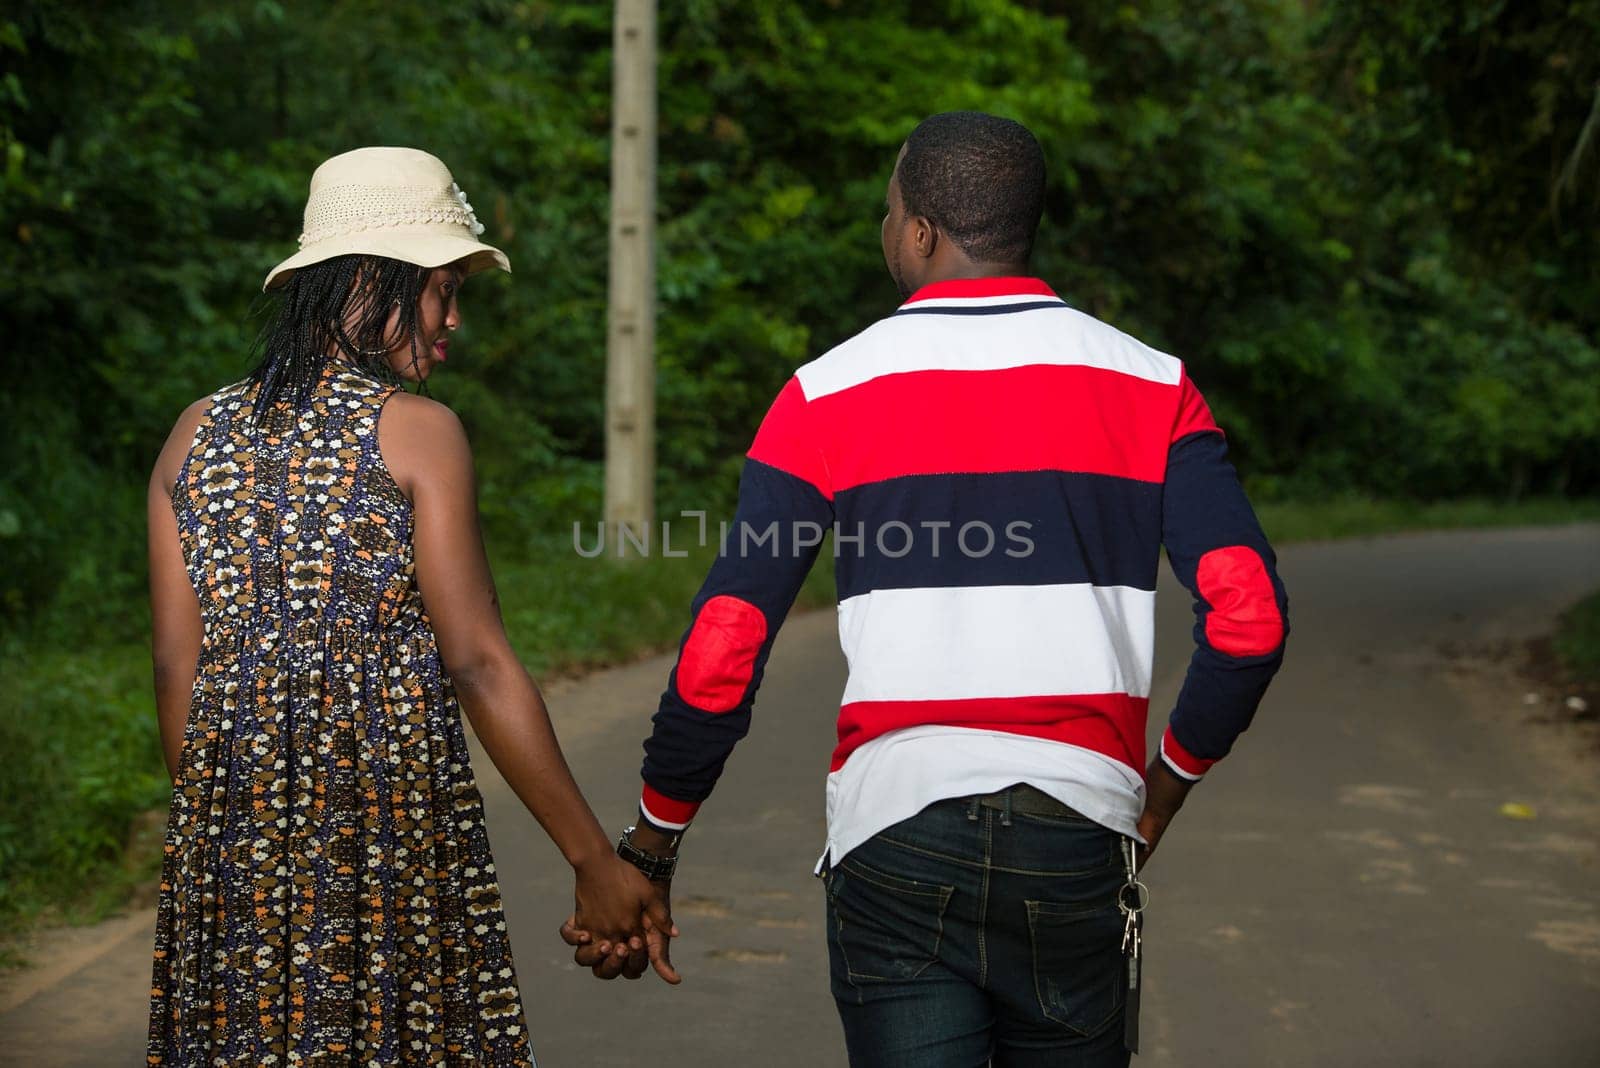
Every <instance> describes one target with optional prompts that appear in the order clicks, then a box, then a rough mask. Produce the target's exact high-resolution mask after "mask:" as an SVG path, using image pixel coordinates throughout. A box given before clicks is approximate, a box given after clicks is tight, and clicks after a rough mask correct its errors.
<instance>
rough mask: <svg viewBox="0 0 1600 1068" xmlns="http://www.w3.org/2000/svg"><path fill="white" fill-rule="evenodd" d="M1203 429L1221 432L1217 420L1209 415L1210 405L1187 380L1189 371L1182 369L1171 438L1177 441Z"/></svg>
mask: <svg viewBox="0 0 1600 1068" xmlns="http://www.w3.org/2000/svg"><path fill="white" fill-rule="evenodd" d="M1203 431H1215V432H1216V433H1218V434H1220V433H1222V429H1221V428H1220V427H1218V426H1217V421H1216V420H1215V419H1213V418H1212V417H1211V406H1210V405H1209V404H1207V403H1206V399H1205V398H1204V397H1202V396H1201V395H1200V391H1199V390H1198V389H1196V388H1195V385H1194V383H1193V382H1191V381H1190V380H1189V372H1188V371H1184V373H1183V379H1182V381H1180V382H1179V384H1178V417H1177V419H1176V420H1175V421H1174V422H1173V425H1172V440H1173V441H1177V440H1178V439H1179V438H1183V437H1187V436H1188V435H1190V434H1198V433H1201V432H1203Z"/></svg>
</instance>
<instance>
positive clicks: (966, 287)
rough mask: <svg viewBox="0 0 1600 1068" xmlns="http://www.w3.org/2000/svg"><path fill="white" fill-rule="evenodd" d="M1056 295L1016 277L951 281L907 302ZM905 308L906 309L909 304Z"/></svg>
mask: <svg viewBox="0 0 1600 1068" xmlns="http://www.w3.org/2000/svg"><path fill="white" fill-rule="evenodd" d="M1055 295H1056V293H1055V290H1053V289H1051V288H1050V287H1049V286H1048V285H1046V284H1045V283H1044V282H1043V281H1042V280H1040V279H1038V278H1019V277H1013V276H1002V277H998V278H951V279H947V280H946V281H943V282H934V283H932V284H931V285H925V286H923V287H922V288H921V289H919V290H917V291H916V292H915V293H913V294H911V296H910V297H909V298H907V300H906V304H915V303H916V302H917V301H919V300H950V299H952V298H960V297H1010V296H1018V297H1053V296H1055ZM901 307H905V304H902V305H901Z"/></svg>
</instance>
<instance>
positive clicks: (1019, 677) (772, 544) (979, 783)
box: [567, 112, 1286, 1066]
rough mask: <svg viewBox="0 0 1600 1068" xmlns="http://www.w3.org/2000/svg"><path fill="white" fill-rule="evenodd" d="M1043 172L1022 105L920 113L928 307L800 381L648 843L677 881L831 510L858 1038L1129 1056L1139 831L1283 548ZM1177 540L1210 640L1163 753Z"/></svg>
mask: <svg viewBox="0 0 1600 1068" xmlns="http://www.w3.org/2000/svg"><path fill="white" fill-rule="evenodd" d="M1043 197H1044V159H1043V154H1042V153H1041V151H1040V149H1039V146H1038V144H1037V142H1036V141H1035V140H1034V138H1033V136H1032V134H1030V133H1029V132H1028V131H1027V130H1026V129H1025V128H1024V127H1022V126H1020V125H1018V124H1017V123H1015V122H1011V121H1009V120H1006V119H1001V118H996V117H994V116H990V115H984V114H979V113H976V112H951V113H947V114H942V115H936V116H934V117H932V118H930V119H928V120H926V121H925V122H923V123H922V124H921V125H919V126H918V127H917V128H916V130H914V131H913V132H912V134H911V136H910V137H909V138H908V139H907V141H906V143H905V146H904V147H903V148H902V150H901V152H900V156H899V159H898V160H897V163H896V167H895V171H894V175H893V177H892V178H891V179H890V182H889V188H888V214H887V216H886V217H885V218H884V221H883V254H884V259H885V261H886V263H887V264H888V267H889V272H890V274H891V275H893V276H894V280H895V283H896V284H897V285H898V286H899V288H900V291H901V293H902V295H903V296H905V297H906V298H907V299H906V302H905V303H904V304H903V305H902V306H901V307H900V308H899V310H897V311H896V312H895V313H894V314H892V315H890V316H889V317H888V318H886V319H884V320H881V321H880V322H878V323H875V324H874V325H872V326H870V327H868V328H867V329H866V330H865V331H863V332H862V333H860V334H858V335H857V336H856V337H854V338H851V339H850V340H848V341H846V342H844V343H843V344H841V345H839V346H838V347H837V348H835V349H834V350H832V351H831V352H829V353H827V354H826V355H824V356H823V357H821V358H820V359H818V360H816V361H814V362H812V363H810V364H807V365H806V366H805V367H802V368H801V369H800V370H799V371H798V372H797V373H796V374H795V376H794V378H793V379H791V380H790V382H789V383H788V385H787V386H785V387H784V389H783V391H782V392H781V393H780V394H779V395H778V398H777V400H776V402H775V403H774V404H773V406H772V408H771V410H770V411H769V412H768V414H767V416H766V419H765V421H764V422H763V423H762V425H761V428H760V430H759V431H758V433H757V434H756V437H755V442H754V444H753V445H752V446H751V448H750V452H749V456H748V461H747V463H746V465H745V470H744V474H743V477H742V479H741V483H740V492H739V507H738V513H737V515H736V517H735V524H734V529H733V531H732V532H731V533H730V535H729V538H728V542H727V544H726V546H725V547H724V550H723V552H722V554H721V556H720V557H719V559H718V560H717V562H716V563H715V565H713V567H712V569H711V572H710V574H709V576H708V577H707V579H706V582H705V585H704V586H703V587H702V589H701V591H700V593H699V595H698V596H697V597H696V599H695V602H694V621H693V624H692V625H691V626H690V628H689V630H688V632H687V634H686V635H685V637H684V640H683V644H682V647H681V651H680V654H679V658H678V662H677V666H676V668H675V669H674V671H673V673H672V676H671V679H670V681H669V684H668V687H667V691H666V693H665V694H664V695H663V696H662V700H661V706H660V710H659V711H658V712H657V714H656V716H655V721H654V724H655V725H654V732H653V734H652V735H651V737H650V739H649V740H648V741H647V742H646V743H645V761H644V791H643V797H642V800H641V802H640V817H641V818H640V825H639V826H638V827H637V828H635V829H633V830H632V831H631V832H630V833H629V834H628V835H627V837H626V841H625V845H624V847H623V848H624V852H625V854H631V855H632V856H633V857H634V858H635V859H636V860H637V861H638V862H639V863H640V864H641V866H643V867H645V868H646V870H647V872H649V873H651V874H654V875H656V876H660V877H663V878H662V881H661V882H660V883H659V884H658V885H661V886H662V887H663V892H665V885H666V882H665V879H666V878H670V870H669V867H668V865H670V863H671V859H670V858H673V857H674V856H675V853H676V848H677V842H678V839H679V838H680V837H681V836H682V834H683V833H684V831H685V830H686V829H687V828H688V826H689V823H690V821H691V820H692V819H693V817H694V815H695V812H696V810H697V809H698V808H699V807H700V804H701V802H702V801H704V800H705V799H706V797H707V796H709V794H710V793H711V790H712V787H713V785H714V784H715V782H716V780H717V777H718V775H719V773H720V772H721V770H722V766H723V762H724V760H725V759H726V758H727V756H728V754H729V752H730V751H731V750H732V748H733V746H734V744H735V743H736V742H737V741H738V740H739V738H741V737H742V736H743V735H744V733H745V731H746V730H747V729H748V727H749V722H750V712H751V706H752V703H753V701H754V698H755V692H756V689H757V687H758V686H759V684H760V681H761V674H762V670H763V667H764V665H765V663H766V658H767V655H768V652H769V650H770V649H771V647H772V642H773V639H774V637H775V636H776V634H777V631H778V628H779V626H780V625H781V624H782V622H783V619H784V616H785V614H786V613H787V612H788V609H789V607H790V605H791V604H792V603H793V600H794V597H795V595H796V593H797V592H798V590H799V588H800V584H801V582H802V580H803V579H804V577H805V575H806V572H807V571H808V570H809V568H810V567H811V564H812V561H813V558H814V556H815V554H816V551H817V550H816V542H817V541H818V540H820V539H819V538H818V536H817V534H816V531H818V530H821V529H826V528H829V527H831V528H833V530H834V533H835V542H836V553H837V563H836V568H837V577H838V592H839V598H840V603H839V629H840V639H841V643H842V645H843V647H844V650H845V654H846V656H847V658H848V660H849V665H850V675H849V682H848V684H847V685H846V687H845V692H844V698H843V705H842V708H841V710H840V714H839V730H838V738H839V744H838V747H837V748H836V749H835V751H834V755H833V762H832V772H831V774H830V775H829V776H828V783H827V815H828V840H827V844H826V850H825V852H824V854H823V857H822V860H821V862H820V863H819V871H820V872H821V873H822V874H823V877H824V879H825V883H826V897H827V911H828V939H829V955H830V962H831V971H832V988H833V994H834V997H835V1000H836V1002H837V1004H838V1008H839V1013H840V1016H841V1018H842V1020H843V1023H844V1033H845V1040H846V1045H847V1047H848V1049H849V1053H850V1060H851V1063H852V1064H855V1065H874V1066H882V1065H907V1066H911V1065H917V1066H921V1065H928V1066H934V1065H940V1066H942V1065H971V1064H981V1063H984V1062H986V1061H988V1060H990V1059H991V1058H992V1059H993V1061H994V1063H996V1064H1005V1065H1032V1064H1039V1065H1043V1064H1061V1063H1066V1062H1067V1060H1068V1059H1070V1063H1072V1064H1075V1065H1112V1064H1126V1063H1127V1057H1128V1054H1127V1051H1126V1049H1125V1048H1124V1030H1123V1026H1122V1024H1123V1014H1124V1009H1125V1006H1126V1003H1127V992H1128V988H1129V981H1128V967H1127V963H1126V955H1125V953H1124V946H1125V943H1129V942H1131V941H1132V940H1131V939H1125V938H1124V932H1125V930H1126V928H1127V923H1126V918H1125V914H1124V913H1123V912H1122V911H1121V910H1120V909H1119V906H1118V900H1119V892H1120V891H1121V890H1122V889H1123V887H1124V885H1125V884H1127V883H1130V882H1131V881H1132V879H1133V875H1132V871H1131V868H1132V866H1133V862H1134V859H1135V858H1134V855H1133V854H1134V851H1133V847H1132V843H1134V842H1138V843H1141V845H1142V848H1141V849H1140V851H1139V856H1140V857H1142V856H1144V855H1146V854H1147V853H1148V852H1149V851H1153V850H1154V849H1155V848H1156V846H1157V844H1158V843H1159V842H1160V840H1161V836H1162V834H1163V833H1164V831H1165V830H1166V827H1167V825H1168V823H1169V821H1170V820H1171V819H1172V817H1173V815H1174V814H1175V813H1176V812H1177V811H1178V808H1179V807H1180V806H1181V805H1182V804H1183V802H1184V798H1185V796H1186V795H1187V794H1188V792H1189V790H1190V789H1191V788H1192V787H1193V785H1194V783H1195V782H1197V781H1198V780H1199V779H1200V778H1201V776H1202V775H1203V774H1204V773H1205V772H1206V770H1207V769H1208V768H1209V767H1210V766H1211V765H1212V764H1214V763H1215V762H1216V761H1217V760H1218V759H1220V758H1221V757H1223V756H1224V755H1226V754H1227V752H1228V751H1229V748H1230V747H1231V746H1232V744H1233V741H1234V739H1235V738H1236V737H1237V735H1238V734H1239V733H1240V732H1241V731H1243V730H1244V729H1245V727H1246V726H1248V724H1249V722H1250V719H1251V717H1252V716H1253V714H1254V712H1255V709H1256V706H1257V704H1258V703H1259V701H1260V699H1261V696H1262V694H1263V692H1264V691H1265V689H1266V686H1267V683H1268V681H1269V680H1270V678H1271V676H1272V674H1273V673H1274V671H1276V669H1277V667H1278V664H1279V663H1280V661H1281V659H1282V650H1283V640H1284V634H1285V631H1286V600H1285V596H1284V593H1283V588H1282V585H1281V584H1280V582H1279V581H1278V578H1277V575H1276V572H1275V568H1274V558H1273V554H1272V551H1271V549H1270V548H1269V547H1268V545H1267V542H1266V539H1265V537H1264V536H1263V535H1262V532H1261V529H1260V527H1259V526H1258V525H1257V523H1256V520H1255V517H1254V515H1253V513H1252V512H1251V509H1250V506H1249V504H1248V502H1247V501H1246V499H1245V496H1244V493H1243V491H1242V490H1241V488H1240V486H1239V483H1238V479H1237V478H1236V476H1235V474H1234V471H1233V468H1232V466H1231V464H1230V463H1229V462H1228V460H1227V459H1226V448H1225V445H1224V442H1223V437H1222V434H1221V432H1220V431H1219V430H1218V429H1217V427H1216V424H1215V423H1214V422H1213V421H1212V418H1211V414H1210V411H1209V410H1208V408H1207V406H1206V403H1205V401H1204V400H1203V399H1202V398H1201V396H1200V393H1199V391H1198V390H1196V388H1195V387H1194V385H1193V384H1192V383H1191V382H1190V380H1189V378H1188V375H1187V373H1186V372H1185V370H1184V367H1183V365H1182V364H1181V363H1180V362H1179V361H1178V360H1176V359H1174V358H1173V357H1170V356H1167V355H1164V354H1162V353H1159V352H1156V351H1155V350H1153V349H1150V348H1148V347H1146V346H1144V345H1142V344H1141V343H1139V342H1138V341H1136V340H1134V339H1133V338H1131V337H1128V336H1127V335H1125V334H1122V333H1121V332H1119V331H1117V330H1115V329H1113V328H1112V327H1110V326H1107V325H1105V324H1103V323H1101V322H1098V321H1097V320H1095V319H1093V318H1090V317H1089V316H1087V315H1084V314H1082V313H1080V312H1077V311H1075V310H1073V309H1072V308H1070V307H1069V306H1068V305H1067V304H1066V303H1065V302H1064V301H1062V300H1061V299H1060V298H1059V297H1057V296H1056V295H1055V294H1054V293H1053V292H1052V291H1051V290H1050V288H1049V286H1047V285H1046V284H1045V283H1044V282H1042V281H1040V280H1038V279H1036V278H1032V277H1029V276H1028V270H1027V264H1028V259H1029V255H1030V252H1031V249H1032V244H1033V238H1034V231H1035V229H1036V228H1037V226H1038V222H1039V218H1040V214H1041V211H1042V205H1043ZM1163 545H1165V546H1166V549H1167V552H1168V555H1169V557H1170V559H1171V561H1172V566H1173V568H1174V570H1175V571H1176V573H1177V575H1178V577H1179V579H1181V580H1182V581H1183V583H1184V584H1185V585H1186V586H1187V587H1188V588H1189V589H1190V590H1191V591H1192V592H1193V593H1194V596H1195V610H1196V626H1195V632H1194V633H1195V641H1196V646H1197V647H1196V649H1195V652H1194V657H1193V660H1192V662H1191V664H1190V668H1189V673H1188V677H1187V678H1186V680H1185V682H1184V685H1183V689H1182V692H1181V693H1180V695H1179V697H1178V700H1177V703H1176V706H1175V707H1174V708H1173V710H1172V713H1171V717H1170V721H1169V727H1168V729H1167V731H1166V734H1165V736H1164V737H1163V739H1162V742H1161V746H1160V751H1159V752H1158V753H1157V754H1156V756H1155V758H1154V759H1153V760H1151V761H1150V762H1149V766H1148V768H1146V769H1145V771H1144V774H1143V775H1142V776H1141V774H1140V769H1141V768H1142V767H1144V756H1145V741H1144V739H1145V719H1146V712H1147V707H1148V704H1149V700H1148V699H1149V692H1150V677H1151V658H1152V646H1153V631H1154V601H1155V587H1156V575H1157V569H1158V568H1157V565H1158V562H1159V555H1160V550H1161V547H1162V546H1163ZM567 934H568V938H569V941H572V934H573V932H572V929H571V928H569V929H568V930H567ZM652 946H653V949H654V950H655V951H656V953H657V956H658V957H659V956H661V955H662V954H663V953H664V949H665V940H664V938H660V937H654V938H652ZM636 956H637V954H636ZM577 959H578V960H579V962H580V963H587V964H592V965H595V967H596V973H597V974H600V975H602V976H609V975H614V974H617V972H619V971H625V972H626V973H627V974H630V975H636V974H638V973H639V972H640V971H642V969H643V962H642V960H637V959H636V960H633V961H630V962H629V963H628V964H626V965H624V964H623V963H621V960H620V957H619V956H616V955H613V956H612V957H611V958H603V957H602V956H601V955H600V953H599V951H598V947H583V948H580V949H579V951H578V954H577ZM658 966H659V961H658Z"/></svg>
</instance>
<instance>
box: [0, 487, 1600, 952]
mask: <svg viewBox="0 0 1600 1068" xmlns="http://www.w3.org/2000/svg"><path fill="white" fill-rule="evenodd" d="M1258 511H1259V513H1260V516H1261V520H1262V524H1263V525H1264V526H1265V527H1266V529H1267V531H1268V533H1269V534H1270V535H1271V536H1272V537H1273V539H1274V541H1275V542H1277V543H1279V544H1283V543H1288V542H1294V541H1304V540H1309V539H1324V538H1339V537H1353V536H1368V535H1375V534H1384V533H1392V532H1396V531H1405V530H1421V529H1435V528H1443V527H1490V526H1508V525H1522V524H1547V523H1564V522H1573V521H1578V520H1585V519H1600V502H1580V501H1532V502H1527V503H1524V504H1517V505H1505V504H1496V503H1492V502H1487V501H1457V502H1448V503H1442V504H1408V503H1403V502H1390V501H1370V500H1359V499H1335V500H1329V501H1325V502H1315V503H1308V504H1267V505H1263V506H1262V507H1261V508H1260V509H1259V510H1258ZM680 534H685V532H684V531H682V530H676V531H675V532H674V544H675V545H676V544H679V541H678V538H679V535H680ZM692 540H694V539H693V534H692V531H691V532H689V533H687V534H685V536H684V538H683V541H685V542H687V541H692ZM657 548H659V547H657ZM491 555H492V557H493V559H494V561H495V574H496V579H497V581H498V583H499V587H500V593H501V602H502V605H503V606H504V612H505V618H506V626H507V630H508V632H509V633H510V635H511V640H512V644H513V645H514V646H515V647H516V648H517V650H518V651H519V653H521V654H522V655H523V656H524V662H525V663H527V664H528V666H529V668H530V669H531V670H533V671H534V673H535V674H548V673H550V672H557V673H571V672H575V671H582V670H587V669H591V668H596V667H600V666H603V665H606V664H612V663H617V662H620V661H624V660H628V659H631V658H634V657H637V656H639V655H641V654H644V653H647V652H650V651H655V650H662V649H670V648H671V647H672V645H673V644H674V643H675V642H676V641H677V639H678V637H679V635H680V634H681V632H682V630H683V628H684V627H685V626H686V625H687V623H688V608H689V602H690V599H691V598H692V597H693V595H694V592H695V590H696V589H697V588H698V587H699V584H700V581H701V579H702V577H703V576H704V573H705V569H706V567H707V566H708V564H709V562H710V559H711V550H710V549H704V548H697V549H692V550H690V552H689V555H688V556H686V557H681V558H679V557H673V558H665V557H662V556H660V555H659V553H658V554H657V555H654V556H652V557H650V558H649V559H647V560H641V561H629V562H620V563H619V562H617V561H614V560H605V559H592V560H591V559H584V558H582V557H581V556H579V555H578V554H577V553H576V552H575V551H574V550H573V545H572V540H571V538H570V536H568V537H549V538H544V539H539V540H535V541H532V542H529V543H523V544H510V543H504V542H502V543H499V544H496V545H494V546H492V553H491ZM828 556H829V550H828V547H827V546H824V548H823V555H822V558H821V559H822V560H823V561H824V565H823V566H818V567H815V568H813V569H812V572H811V576H810V578H809V579H808V580H807V583H806V587H805V590H804V591H803V592H802V594H801V598H800V602H799V603H800V606H801V607H818V606H824V605H829V604H831V603H832V600H833V576H832V569H831V568H829V567H827V566H826V565H825V562H826V560H827V559H828ZM110 607H115V606H110ZM124 607H127V606H124ZM134 607H136V606H134ZM108 610H109V608H108ZM62 645H63V643H62V642H61V641H59V640H55V641H52V640H47V639H45V638H43V637H39V638H35V639H33V640H32V641H31V642H30V640H29V639H28V638H27V637H26V635H24V636H22V637H14V638H13V640H12V641H11V642H10V643H9V644H8V645H7V647H6V649H5V651H4V652H3V653H0V679H3V680H4V685H3V686H0V753H3V754H4V755H5V756H4V759H5V765H4V775H3V778H0V966H3V965H4V964H5V963H6V962H7V960H6V957H5V953H6V951H5V949H4V946H5V944H6V943H7V942H8V941H10V940H12V939H14V938H15V936H16V935H17V934H19V933H20V932H22V931H24V930H26V929H27V928H28V927H30V926H31V925H33V924H36V923H40V922H51V923H53V922H68V923H80V922H90V921H93V920H96V919H99V918H101V917H103V916H105V915H106V914H107V913H108V912H109V911H111V910H113V909H115V908H116V907H118V905H120V904H121V903H123V902H125V901H126V900H127V897H128V894H129V891H130V888H131V887H133V886H135V885H137V884H139V883H140V882H141V881H147V880H148V879H149V878H150V877H151V876H152V875H153V874H154V873H155V871H156V870H157V867H158V864H159V852H160V851H159V847H158V846H157V845H155V844H153V843H151V842H149V841H142V842H141V843H140V844H138V845H137V846H136V847H135V848H133V849H130V848H129V846H128V835H129V828H130V826H131V825H132V824H133V822H134V819H135V817H137V816H138V815H139V814H140V813H142V812H148V811H151V810H156V811H159V810H160V809H161V807H162V806H164V805H165V803H166V798H167V791H168V785H167V781H166V776H165V774H164V770H163V766H162V760H161V750H160V743H159V737H158V735H157V732H156V723H155V712H154V706H153V701H152V700H151V697H150V694H151V685H150V667H149V656H148V650H147V649H146V647H145V646H144V645H143V644H137V643H135V644H130V643H126V642H120V643H117V642H107V643H97V642H95V641H93V640H86V641H84V642H83V643H82V644H81V645H80V647H76V648H62ZM1557 646H1558V649H1559V650H1560V651H1561V654H1562V655H1563V657H1565V658H1567V659H1568V661H1569V663H1571V664H1573V665H1575V670H1584V671H1588V672H1590V673H1591V674H1590V677H1591V678H1600V597H1597V598H1591V599H1590V600H1588V601H1585V602H1584V603H1583V604H1581V605H1579V606H1578V607H1577V608H1575V609H1573V610H1572V612H1570V613H1569V614H1568V616H1567V617H1566V620H1565V622H1564V624H1563V629H1562V636H1561V637H1560V638H1558V640H1557ZM1585 665H1587V666H1585ZM10 962H11V963H16V960H15V957H14V956H13V957H12V958H11V959H10Z"/></svg>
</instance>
